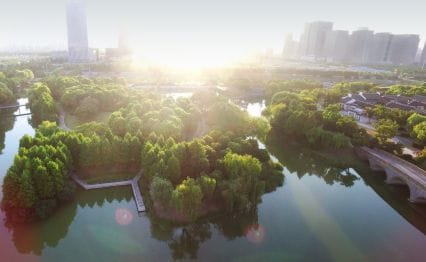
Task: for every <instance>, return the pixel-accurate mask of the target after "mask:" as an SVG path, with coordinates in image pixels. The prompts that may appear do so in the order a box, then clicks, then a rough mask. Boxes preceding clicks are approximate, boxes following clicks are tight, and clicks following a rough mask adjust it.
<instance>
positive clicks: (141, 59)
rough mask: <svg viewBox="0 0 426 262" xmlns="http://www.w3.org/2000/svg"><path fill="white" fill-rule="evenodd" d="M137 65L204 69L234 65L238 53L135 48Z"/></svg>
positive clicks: (189, 49)
mask: <svg viewBox="0 0 426 262" xmlns="http://www.w3.org/2000/svg"><path fill="white" fill-rule="evenodd" d="M133 53H134V55H133V63H134V65H136V66H144V65H156V66H163V67H172V68H176V69H204V68H213V67H222V66H227V65H232V64H233V63H235V62H236V61H237V58H238V56H239V54H238V53H232V52H229V51H228V52H226V50H220V49H210V50H206V49H200V48H195V47H194V48H189V47H187V48H168V49H163V50H155V49H153V50H144V49H134V51H133Z"/></svg>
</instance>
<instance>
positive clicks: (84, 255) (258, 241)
mask: <svg viewBox="0 0 426 262" xmlns="http://www.w3.org/2000/svg"><path fill="white" fill-rule="evenodd" d="M263 107H264V103H249V104H247V108H248V112H249V113H250V114H252V115H256V116H259V115H260V111H261V110H262V109H263ZM29 119H30V116H23V117H17V118H15V119H14V118H11V117H10V116H4V115H3V116H2V118H1V119H0V120H1V121H0V123H1V129H0V131H1V132H3V134H4V138H3V139H4V148H2V147H0V149H1V150H0V152H1V154H0V181H1V182H0V183H2V181H3V177H4V176H5V174H6V171H7V169H8V167H9V166H10V165H11V163H12V161H13V157H14V155H15V154H16V153H17V150H18V145H19V139H20V137H22V136H23V135H24V134H30V135H33V134H34V129H33V128H32V127H31V125H30V124H29V122H28V120H29ZM3 134H1V133H0V138H2V135H3ZM2 144H3V143H0V146H1V145H2ZM266 148H267V149H268V150H269V151H270V152H271V154H272V155H273V156H274V159H276V160H277V161H280V162H281V163H282V164H283V165H284V166H285V169H284V171H283V172H284V174H285V182H284V184H283V186H281V187H279V188H278V189H277V190H275V191H274V192H271V193H268V194H265V195H264V196H263V197H262V203H261V204H259V205H258V208H257V210H254V211H252V212H250V213H245V214H234V215H232V216H227V215H224V214H216V215H213V216H212V217H209V218H207V219H203V220H201V221H198V222H196V223H194V224H191V225H187V226H185V227H175V226H173V225H171V224H170V223H167V222H165V221H160V220H158V219H157V218H155V217H154V216H152V214H150V213H149V212H148V213H145V214H141V215H138V214H137V212H136V208H135V203H134V201H133V199H132V193H131V189H130V188H123V189H106V190H99V191H89V192H88V191H82V190H78V191H77V192H76V197H75V199H74V200H72V201H71V202H69V203H68V204H66V205H63V206H62V207H61V208H60V209H59V210H57V212H55V214H54V215H53V216H52V217H50V218H49V219H48V220H46V221H41V222H38V223H34V224H30V225H25V226H19V227H18V226H14V227H7V226H6V225H5V224H4V214H3V213H0V216H1V218H2V221H1V222H0V256H1V261H129V260H138V261H170V260H173V259H181V258H185V259H199V260H203V261H284V260H291V261H329V260H337V261H363V260H374V261H426V250H425V247H426V236H425V233H426V211H425V208H424V207H421V206H418V205H412V204H410V203H409V202H408V201H407V197H408V190H407V189H406V188H405V187H395V186H388V185H386V184H385V183H384V182H383V180H384V175H383V174H380V173H375V172H372V171H370V170H369V169H368V168H366V167H363V166H362V164H361V165H360V166H359V165H356V167H355V166H350V165H340V166H339V165H338V166H339V167H334V166H335V161H333V160H332V159H324V158H321V156H319V155H316V154H314V153H312V152H309V151H301V150H300V149H297V148H291V147H286V146H282V145H281V144H279V143H270V144H268V143H266Z"/></svg>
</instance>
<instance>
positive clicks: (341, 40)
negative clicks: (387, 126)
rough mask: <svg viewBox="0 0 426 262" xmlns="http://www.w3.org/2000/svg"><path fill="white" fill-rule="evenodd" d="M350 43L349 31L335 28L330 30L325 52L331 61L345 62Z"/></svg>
mask: <svg viewBox="0 0 426 262" xmlns="http://www.w3.org/2000/svg"><path fill="white" fill-rule="evenodd" d="M348 43H349V32H348V31H345V30H333V31H330V32H328V34H327V37H326V40H325V45H324V52H325V57H326V58H327V61H329V62H344V60H345V56H346V50H347V47H348Z"/></svg>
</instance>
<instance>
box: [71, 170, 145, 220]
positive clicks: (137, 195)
mask: <svg viewBox="0 0 426 262" xmlns="http://www.w3.org/2000/svg"><path fill="white" fill-rule="evenodd" d="M142 173H143V170H141V171H139V173H138V174H137V175H136V176H135V177H134V178H133V179H131V180H125V181H117V182H109V183H100V184H88V183H86V182H85V181H83V180H82V179H81V178H79V177H78V176H77V175H76V174H75V173H73V174H71V178H72V179H73V180H74V181H75V182H76V183H77V184H79V185H80V186H81V187H82V188H84V189H85V190H91V189H101V188H110V187H121V186H131V187H132V191H133V197H134V199H135V202H136V209H137V210H138V212H144V211H145V204H144V203H143V198H142V194H141V191H140V189H139V184H138V182H139V179H140V178H141V177H142Z"/></svg>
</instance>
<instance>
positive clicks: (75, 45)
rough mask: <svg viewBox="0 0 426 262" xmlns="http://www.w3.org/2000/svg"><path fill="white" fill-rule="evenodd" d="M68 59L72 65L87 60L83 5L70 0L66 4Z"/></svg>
mask: <svg viewBox="0 0 426 262" xmlns="http://www.w3.org/2000/svg"><path fill="white" fill-rule="evenodd" d="M67 28H68V58H69V61H70V62H72V63H78V62H87V61H88V60H89V41H88V37H87V22H86V12H85V8H84V4H83V3H82V2H79V1H76V0H71V1H70V2H69V3H68V4H67Z"/></svg>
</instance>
